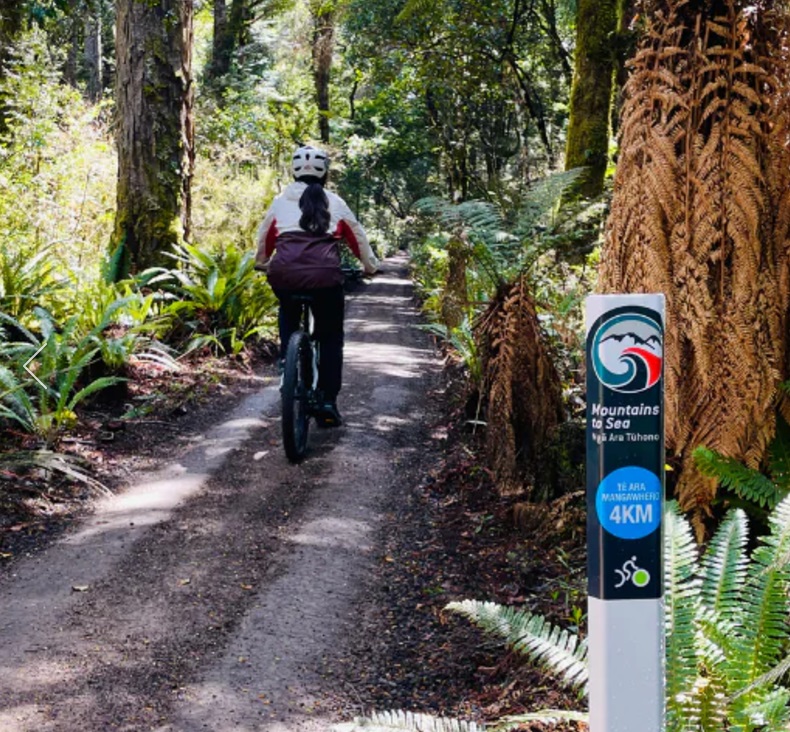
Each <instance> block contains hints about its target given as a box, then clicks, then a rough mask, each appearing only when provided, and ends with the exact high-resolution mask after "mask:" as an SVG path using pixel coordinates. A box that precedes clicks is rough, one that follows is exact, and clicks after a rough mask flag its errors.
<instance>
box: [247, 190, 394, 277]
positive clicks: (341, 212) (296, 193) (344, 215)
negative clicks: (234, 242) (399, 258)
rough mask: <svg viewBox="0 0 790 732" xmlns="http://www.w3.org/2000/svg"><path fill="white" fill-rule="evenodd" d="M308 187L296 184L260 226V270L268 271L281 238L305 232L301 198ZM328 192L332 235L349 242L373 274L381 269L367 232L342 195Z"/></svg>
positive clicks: (273, 206)
mask: <svg viewBox="0 0 790 732" xmlns="http://www.w3.org/2000/svg"><path fill="white" fill-rule="evenodd" d="M306 187H307V184H306V183H302V182H300V181H295V182H293V183H291V184H290V185H289V186H288V187H287V188H286V189H285V190H284V191H283V192H282V193H281V194H280V195H279V196H277V197H276V198H275V199H274V201H272V205H271V206H270V208H269V210H268V212H267V213H266V216H265V218H264V219H263V221H262V222H261V225H260V226H259V227H258V235H257V237H256V244H257V247H258V252H257V255H256V258H255V266H256V268H258V269H264V268H266V267H267V266H268V264H269V260H271V258H272V256H273V255H274V252H275V250H276V248H277V239H278V237H281V236H283V235H284V234H288V233H302V234H304V233H305V232H304V231H303V229H302V228H301V227H300V226H299V219H300V218H301V216H302V211H301V209H300V208H299V199H300V198H301V197H302V193H304V189H305V188H306ZM324 192H325V193H326V197H327V199H328V200H329V215H330V222H329V234H330V235H331V236H332V237H334V238H336V239H345V240H346V242H347V243H348V246H349V248H350V249H351V252H352V253H353V254H354V256H355V257H357V259H359V260H360V261H361V262H362V266H363V268H364V270H365V272H366V273H367V274H373V273H374V272H376V270H377V269H378V266H379V263H378V260H377V259H376V255H375V254H374V253H373V249H372V248H371V246H370V242H369V241H368V237H367V235H366V234H365V230H364V229H363V228H362V225H361V224H360V223H359V221H357V218H356V216H354V214H353V213H352V212H351V209H350V208H349V207H348V205H347V204H346V202H345V201H344V200H343V199H342V198H341V197H340V196H338V195H337V194H335V193H332V191H328V190H326V189H324Z"/></svg>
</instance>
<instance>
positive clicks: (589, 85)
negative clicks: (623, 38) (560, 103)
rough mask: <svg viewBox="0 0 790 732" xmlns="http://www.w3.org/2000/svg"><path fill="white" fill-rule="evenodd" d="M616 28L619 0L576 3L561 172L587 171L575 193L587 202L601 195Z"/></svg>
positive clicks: (607, 145) (607, 137)
mask: <svg viewBox="0 0 790 732" xmlns="http://www.w3.org/2000/svg"><path fill="white" fill-rule="evenodd" d="M617 22H618V0H579V6H578V15H577V35H576V67H575V69H574V75H573V87H572V89H571V102H570V122H569V125H568V138H567V144H566V149H565V169H566V170H570V169H571V168H578V167H580V166H587V167H588V169H589V172H588V174H587V176H586V177H585V178H584V179H583V182H582V183H581V184H580V187H579V193H581V194H583V195H587V196H595V195H597V194H598V193H600V192H601V190H603V179H604V174H605V172H606V162H607V156H608V150H609V105H610V103H611V93H612V75H613V72H614V61H615V59H614V54H613V51H612V43H611V39H612V37H613V35H614V34H615V32H616V31H617Z"/></svg>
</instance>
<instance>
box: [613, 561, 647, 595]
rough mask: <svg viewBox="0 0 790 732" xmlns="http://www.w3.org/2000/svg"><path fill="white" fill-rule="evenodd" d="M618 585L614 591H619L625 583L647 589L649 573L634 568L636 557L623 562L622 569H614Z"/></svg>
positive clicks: (642, 569)
mask: <svg viewBox="0 0 790 732" xmlns="http://www.w3.org/2000/svg"><path fill="white" fill-rule="evenodd" d="M614 572H615V574H616V575H618V583H617V584H616V585H615V589H620V588H621V587H622V586H623V585H624V584H625V583H626V582H631V583H632V584H633V585H634V586H635V587H647V586H648V585H649V584H650V572H648V571H647V570H646V569H644V568H642V567H637V566H636V557H631V558H630V559H629V560H627V561H625V562H623V566H622V569H615V571H614Z"/></svg>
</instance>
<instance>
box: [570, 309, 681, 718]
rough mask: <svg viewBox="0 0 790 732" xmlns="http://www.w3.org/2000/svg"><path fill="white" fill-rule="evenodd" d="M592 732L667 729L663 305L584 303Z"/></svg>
mask: <svg viewBox="0 0 790 732" xmlns="http://www.w3.org/2000/svg"><path fill="white" fill-rule="evenodd" d="M586 325H587V556H588V559H587V570H588V571H587V578H588V595H589V597H588V619H589V639H588V643H589V669H590V732H661V730H663V729H664V687H665V682H664V603H663V594H664V576H663V557H662V529H661V523H662V518H663V511H664V370H663V364H664V358H663V350H664V296H663V295H593V296H590V297H588V298H587V315H586Z"/></svg>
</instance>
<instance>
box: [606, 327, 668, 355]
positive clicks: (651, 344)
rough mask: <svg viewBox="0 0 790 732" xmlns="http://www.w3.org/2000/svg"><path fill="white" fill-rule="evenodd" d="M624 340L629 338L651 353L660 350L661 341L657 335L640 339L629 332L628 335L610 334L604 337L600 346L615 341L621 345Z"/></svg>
mask: <svg viewBox="0 0 790 732" xmlns="http://www.w3.org/2000/svg"><path fill="white" fill-rule="evenodd" d="M626 338H630V339H631V341H632V342H633V343H634V344H636V345H638V346H647V347H648V348H649V349H651V350H653V351H655V350H657V349H660V348H661V339H660V338H659V337H658V336H657V335H650V336H648V338H642V337H641V336H639V335H637V334H636V333H633V332H631V331H629V332H628V333H612V335H610V336H606V338H604V339H602V340H601V345H603V344H604V343H606V341H617V342H618V343H622V342H623V341H624V340H625V339H626ZM629 345H630V344H629Z"/></svg>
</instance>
